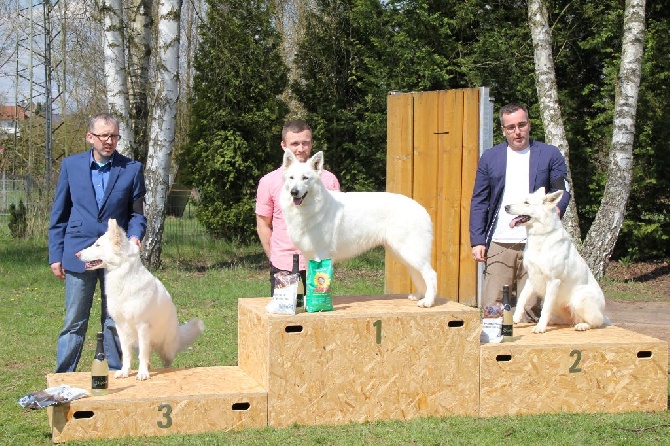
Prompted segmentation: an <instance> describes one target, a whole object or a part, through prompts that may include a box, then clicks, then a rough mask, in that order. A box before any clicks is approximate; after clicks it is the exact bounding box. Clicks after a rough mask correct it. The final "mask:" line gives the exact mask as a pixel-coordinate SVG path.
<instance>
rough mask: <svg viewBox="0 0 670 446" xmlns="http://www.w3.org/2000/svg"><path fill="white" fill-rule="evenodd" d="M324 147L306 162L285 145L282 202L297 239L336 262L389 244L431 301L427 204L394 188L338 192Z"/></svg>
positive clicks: (421, 299)
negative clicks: (325, 176)
mask: <svg viewBox="0 0 670 446" xmlns="http://www.w3.org/2000/svg"><path fill="white" fill-rule="evenodd" d="M322 170H323V152H319V153H317V154H316V155H314V156H312V157H311V158H310V159H309V160H307V162H305V163H301V162H300V161H299V160H298V158H296V156H295V155H294V154H293V152H291V151H290V150H285V151H284V187H283V189H282V191H281V198H280V201H281V208H282V212H283V213H284V218H285V219H286V225H287V227H288V234H289V237H290V238H291V241H292V242H293V245H294V246H295V247H296V248H298V249H299V250H300V251H302V253H303V254H304V255H305V257H306V258H308V259H314V260H321V259H332V260H333V262H337V261H340V260H344V259H347V258H350V257H354V256H357V255H358V254H361V253H363V252H365V251H367V250H369V249H371V248H374V247H376V246H380V245H385V246H386V248H388V249H390V250H391V251H392V252H393V253H394V254H395V255H397V256H398V257H399V258H400V259H401V260H402V261H403V263H404V264H405V265H406V266H407V269H408V270H409V272H410V275H411V277H412V280H413V281H414V284H415V285H416V288H417V292H416V294H410V295H409V299H411V300H418V303H417V305H418V306H419V307H432V306H433V305H434V303H435V294H436V293H437V274H436V273H435V270H433V268H432V267H431V264H430V260H431V251H432V244H433V223H432V222H431V220H430V216H429V215H428V212H426V209H424V207H423V206H421V205H420V204H419V203H417V202H416V201H414V200H412V199H411V198H408V197H406V196H404V195H400V194H393V193H390V192H334V191H330V190H328V189H326V187H325V186H324V185H323V183H322V182H321V172H322Z"/></svg>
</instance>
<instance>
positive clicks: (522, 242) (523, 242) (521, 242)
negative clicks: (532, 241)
mask: <svg viewBox="0 0 670 446" xmlns="http://www.w3.org/2000/svg"><path fill="white" fill-rule="evenodd" d="M526 240H528V237H526V238H525V239H523V240H521V241H518V242H516V243H514V244H513V245H512V246H509V247H507V248H505V249H503V250H502V251H500V252H499V253H498V254H494V255H492V256H491V257H488V256H487V257H486V260H488V259H492V258H494V257H496V256H499V255H500V254H503V253H505V252H506V251H509V250H510V249H512V248H515V247H517V246H519V245H521V244H525V243H526Z"/></svg>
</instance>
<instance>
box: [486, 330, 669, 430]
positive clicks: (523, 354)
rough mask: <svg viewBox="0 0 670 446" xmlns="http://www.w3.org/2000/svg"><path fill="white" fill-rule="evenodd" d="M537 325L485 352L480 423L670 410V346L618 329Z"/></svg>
mask: <svg viewBox="0 0 670 446" xmlns="http://www.w3.org/2000/svg"><path fill="white" fill-rule="evenodd" d="M533 326H534V324H521V325H515V326H514V341H513V342H509V343H501V344H483V345H482V346H481V360H480V380H481V393H480V416H485V417H488V416H499V415H518V414H539V413H556V412H573V413H617V412H632V411H641V412H642V411H664V410H667V408H668V399H667V398H668V393H667V391H668V389H667V386H668V344H667V342H665V341H661V340H659V339H655V338H652V337H650V336H645V335H642V334H638V333H635V332H632V331H628V330H624V329H622V328H619V327H615V326H610V327H606V328H602V329H595V330H588V331H583V332H578V331H575V330H574V328H572V327H566V326H563V327H552V326H550V327H549V328H548V329H547V332H546V333H544V334H535V333H532V331H531V330H532V327H533Z"/></svg>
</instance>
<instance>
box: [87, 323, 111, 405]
mask: <svg viewBox="0 0 670 446" xmlns="http://www.w3.org/2000/svg"><path fill="white" fill-rule="evenodd" d="M103 339H104V335H103V334H102V333H101V332H98V345H97V346H96V348H95V357H94V358H93V364H92V365H91V393H92V394H93V395H107V393H108V390H107V389H108V386H109V364H107V357H106V356H105V348H104V346H103V342H102V341H103Z"/></svg>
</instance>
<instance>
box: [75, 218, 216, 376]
mask: <svg viewBox="0 0 670 446" xmlns="http://www.w3.org/2000/svg"><path fill="white" fill-rule="evenodd" d="M77 257H79V259H80V260H82V261H83V262H86V269H98V268H105V292H106V293H107V310H108V311H109V315H110V316H111V317H112V319H114V322H115V323H116V331H117V332H118V334H119V341H120V342H121V353H122V354H123V366H122V368H121V370H119V371H117V372H116V374H115V375H114V376H115V377H116V378H127V377H128V372H129V371H130V361H131V359H132V352H133V348H134V347H136V348H137V349H138V357H139V360H140V364H139V367H138V369H137V379H139V380H145V379H148V378H149V359H150V358H151V352H152V350H155V351H156V352H158V354H159V355H160V357H161V359H162V360H163V365H164V366H165V367H170V365H171V364H172V361H173V360H174V358H175V356H176V355H177V353H178V352H180V351H182V350H184V349H186V348H187V347H188V346H189V345H191V344H192V343H193V342H194V341H195V339H196V338H197V337H198V335H200V334H201V333H202V332H203V331H204V330H205V325H204V324H203V323H202V321H201V320H200V319H197V318H196V319H191V320H190V321H189V322H187V323H186V324H184V325H182V326H181V327H180V326H179V319H177V309H176V308H175V306H174V304H173V303H172V298H171V297H170V294H169V293H168V292H167V290H166V289H165V287H164V286H163V284H162V283H161V282H160V281H159V280H158V279H157V278H155V277H154V276H153V275H152V274H151V273H150V272H149V271H148V270H147V269H146V268H145V267H144V265H142V261H141V260H140V249H139V248H138V247H137V245H135V244H134V243H130V241H128V239H127V237H126V234H125V232H124V231H123V229H122V228H121V227H119V225H118V224H117V223H116V220H114V219H110V220H109V226H108V229H107V232H105V234H103V235H102V237H100V238H99V239H98V240H97V241H96V242H95V243H94V244H93V245H91V246H89V247H88V248H86V249H84V250H82V251H80V252H78V253H77Z"/></svg>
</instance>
